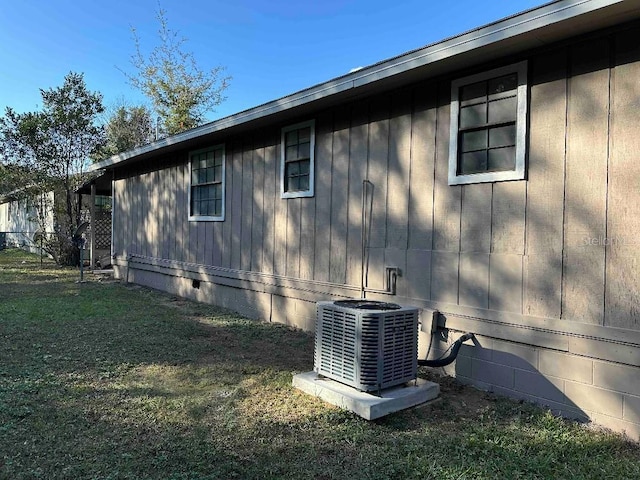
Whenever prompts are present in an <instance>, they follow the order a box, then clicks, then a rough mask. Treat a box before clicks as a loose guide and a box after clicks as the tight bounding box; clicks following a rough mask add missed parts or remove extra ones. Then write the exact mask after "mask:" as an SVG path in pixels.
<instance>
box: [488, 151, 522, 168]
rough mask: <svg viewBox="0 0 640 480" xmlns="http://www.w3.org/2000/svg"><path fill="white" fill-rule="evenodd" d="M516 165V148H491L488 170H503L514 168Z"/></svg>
mask: <svg viewBox="0 0 640 480" xmlns="http://www.w3.org/2000/svg"><path fill="white" fill-rule="evenodd" d="M515 167H516V148H515V147H506V148H498V149H496V150H489V161H488V165H487V170H489V171H492V172H494V171H502V170H513V169H514V168H515Z"/></svg>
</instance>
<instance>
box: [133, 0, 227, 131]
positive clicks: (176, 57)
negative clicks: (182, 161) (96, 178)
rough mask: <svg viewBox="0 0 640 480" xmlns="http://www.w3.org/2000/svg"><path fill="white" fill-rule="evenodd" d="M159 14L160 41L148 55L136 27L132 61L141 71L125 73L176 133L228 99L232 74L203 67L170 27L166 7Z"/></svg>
mask: <svg viewBox="0 0 640 480" xmlns="http://www.w3.org/2000/svg"><path fill="white" fill-rule="evenodd" d="M157 18H158V21H159V22H160V29H159V30H158V36H159V40H160V44H159V45H157V46H156V47H155V48H154V49H153V50H152V51H151V53H150V54H149V56H148V57H145V56H144V55H143V53H142V49H141V45H140V39H139V37H138V34H137V32H136V30H135V29H132V30H133V39H134V43H135V50H136V52H135V54H134V55H133V56H132V57H131V63H132V65H133V66H134V67H135V69H136V72H137V73H136V74H135V75H131V74H128V73H126V72H123V73H124V74H125V75H126V77H127V79H128V80H129V83H130V84H131V85H133V86H134V87H135V88H137V89H139V90H140V91H141V92H142V93H143V94H144V95H146V96H147V98H149V100H150V101H151V103H152V105H153V108H154V110H155V112H156V113H157V115H158V117H159V118H160V119H161V120H162V123H163V127H164V128H163V130H164V132H165V133H167V134H169V135H173V134H175V133H180V132H183V131H185V130H189V129H191V128H194V127H197V126H198V125H202V124H203V123H204V122H205V121H206V120H205V116H206V114H207V112H209V111H211V110H212V109H213V108H214V107H216V106H217V105H219V104H220V103H221V102H223V101H224V100H225V97H224V96H223V93H224V91H225V89H226V88H227V87H228V85H229V81H230V80H231V77H225V76H223V71H224V68H223V67H221V66H217V67H214V68H212V69H211V70H208V71H205V70H202V69H200V68H199V67H198V64H197V62H196V60H195V57H194V56H193V54H192V53H188V52H185V51H183V46H184V44H185V42H186V38H184V37H178V34H177V32H174V31H172V30H171V29H170V28H169V26H168V24H167V19H166V14H165V11H164V10H163V9H162V8H160V9H159V10H158V13H157Z"/></svg>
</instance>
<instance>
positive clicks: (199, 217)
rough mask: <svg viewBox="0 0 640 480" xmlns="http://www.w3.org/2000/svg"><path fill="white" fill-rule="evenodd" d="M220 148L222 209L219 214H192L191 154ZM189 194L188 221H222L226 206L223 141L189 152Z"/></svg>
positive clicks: (225, 163)
mask: <svg viewBox="0 0 640 480" xmlns="http://www.w3.org/2000/svg"><path fill="white" fill-rule="evenodd" d="M218 149H222V211H221V212H220V215H217V216H213V215H192V214H191V191H192V189H193V185H192V184H191V179H192V176H191V165H192V157H193V155H198V154H200V153H203V152H209V151H211V150H218ZM188 161H189V168H188V170H189V173H188V175H189V194H188V199H187V208H188V209H189V221H190V222H224V213H225V207H226V200H225V199H226V190H227V189H226V174H225V169H226V167H227V157H226V149H225V145H224V143H221V144H218V145H212V146H211V147H207V148H201V149H199V150H193V151H191V152H189V160H188Z"/></svg>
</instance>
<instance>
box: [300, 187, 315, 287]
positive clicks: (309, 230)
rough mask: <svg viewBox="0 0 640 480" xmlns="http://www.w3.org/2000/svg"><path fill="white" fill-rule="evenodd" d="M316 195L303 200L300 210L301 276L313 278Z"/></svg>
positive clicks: (308, 278) (306, 278) (307, 278)
mask: <svg viewBox="0 0 640 480" xmlns="http://www.w3.org/2000/svg"><path fill="white" fill-rule="evenodd" d="M315 207H316V200H315V197H312V198H306V199H304V200H303V202H302V205H301V212H300V278H303V279H305V280H311V279H313V262H314V251H315V213H316V208H315Z"/></svg>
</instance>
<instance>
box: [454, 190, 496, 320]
mask: <svg viewBox="0 0 640 480" xmlns="http://www.w3.org/2000/svg"><path fill="white" fill-rule="evenodd" d="M492 187H493V185H492V184H491V183H483V184H476V185H464V186H463V187H462V207H461V211H460V212H461V213H460V251H461V252H462V253H461V254H460V278H459V284H460V285H459V286H458V289H459V303H460V304H461V305H468V306H472V307H479V308H487V307H488V306H489V251H490V249H491V199H492Z"/></svg>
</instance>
